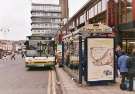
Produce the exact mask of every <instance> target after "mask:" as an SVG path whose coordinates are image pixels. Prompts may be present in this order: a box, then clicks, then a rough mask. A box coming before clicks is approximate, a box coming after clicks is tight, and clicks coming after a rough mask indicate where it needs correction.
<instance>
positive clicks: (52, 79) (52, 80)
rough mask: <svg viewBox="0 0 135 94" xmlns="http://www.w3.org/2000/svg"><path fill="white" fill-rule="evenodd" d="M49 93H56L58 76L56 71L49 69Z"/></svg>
mask: <svg viewBox="0 0 135 94" xmlns="http://www.w3.org/2000/svg"><path fill="white" fill-rule="evenodd" d="M47 94H56V77H55V72H54V71H49V76H48V88H47Z"/></svg>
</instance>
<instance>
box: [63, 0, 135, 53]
mask: <svg viewBox="0 0 135 94" xmlns="http://www.w3.org/2000/svg"><path fill="white" fill-rule="evenodd" d="M134 9H135V0H89V1H88V2H87V3H86V4H85V5H84V6H83V7H82V8H81V9H80V10H78V12H76V13H75V15H74V16H73V17H71V18H70V19H69V21H68V22H67V23H66V24H65V25H64V26H63V27H62V29H61V31H62V32H63V33H62V36H63V35H65V34H69V33H71V32H74V31H76V30H77V29H79V28H81V27H83V26H85V25H87V24H92V23H102V24H106V25H108V26H110V27H112V28H113V32H112V34H114V35H115V37H116V38H115V43H116V45H117V44H118V45H121V46H122V47H123V48H124V49H126V51H127V52H129V53H130V52H131V48H133V47H134V46H135V11H134Z"/></svg>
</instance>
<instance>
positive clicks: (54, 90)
mask: <svg viewBox="0 0 135 94" xmlns="http://www.w3.org/2000/svg"><path fill="white" fill-rule="evenodd" d="M55 81H56V76H55V73H54V71H52V92H53V94H56V82H55Z"/></svg>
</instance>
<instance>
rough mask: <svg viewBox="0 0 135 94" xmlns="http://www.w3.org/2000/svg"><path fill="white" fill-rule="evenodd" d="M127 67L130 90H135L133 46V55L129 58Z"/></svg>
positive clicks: (134, 54)
mask: <svg viewBox="0 0 135 94" xmlns="http://www.w3.org/2000/svg"><path fill="white" fill-rule="evenodd" d="M127 67H128V79H129V91H133V77H135V48H133V50H132V55H131V56H130V57H129V59H128V62H127Z"/></svg>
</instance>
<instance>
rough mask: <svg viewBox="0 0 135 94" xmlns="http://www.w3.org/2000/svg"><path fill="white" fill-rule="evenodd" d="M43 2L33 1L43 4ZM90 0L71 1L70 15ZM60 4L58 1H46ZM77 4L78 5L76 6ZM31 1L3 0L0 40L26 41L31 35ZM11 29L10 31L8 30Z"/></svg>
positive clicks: (0, 18)
mask: <svg viewBox="0 0 135 94" xmlns="http://www.w3.org/2000/svg"><path fill="white" fill-rule="evenodd" d="M42 1H43V0H33V2H41V3H43V2H42ZM87 1H88V0H69V15H70V17H72V16H73V14H75V13H76V12H77V11H78V10H79V9H80V8H81V7H82V6H83V5H84V4H85V3H86V2H87ZM44 2H45V3H51V4H53V3H58V0H44ZM76 2H77V4H76ZM30 10H31V0H1V3H0V12H1V13H0V39H6V40H25V39H26V36H28V35H30V34H31V31H30V30H31V25H30V23H31V19H30V17H31V14H30ZM8 29H9V30H8Z"/></svg>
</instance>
